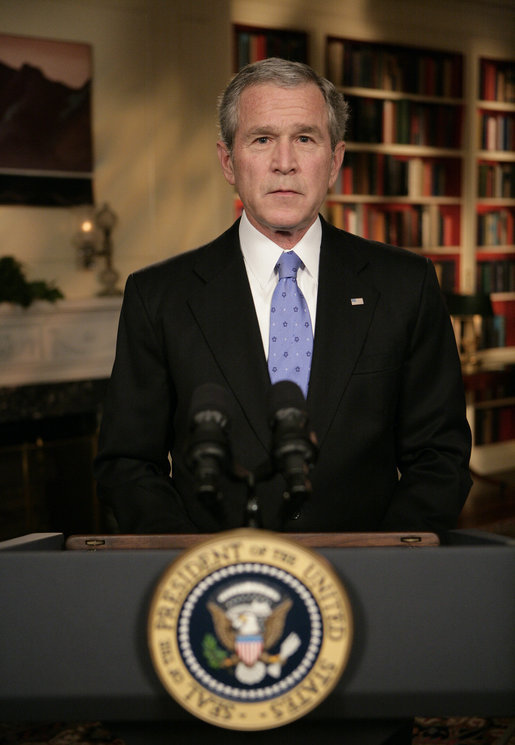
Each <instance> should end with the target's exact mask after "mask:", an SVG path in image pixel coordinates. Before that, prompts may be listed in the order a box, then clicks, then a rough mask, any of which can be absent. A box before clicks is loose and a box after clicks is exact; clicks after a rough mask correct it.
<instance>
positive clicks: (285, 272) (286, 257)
mask: <svg viewBox="0 0 515 745" xmlns="http://www.w3.org/2000/svg"><path fill="white" fill-rule="evenodd" d="M277 266H278V268H279V279H286V278H287V277H296V276H297V271H298V269H299V267H300V266H303V263H302V259H300V258H299V256H297V254H296V253H295V251H283V252H282V254H281V258H280V259H279V261H278V262H277Z"/></svg>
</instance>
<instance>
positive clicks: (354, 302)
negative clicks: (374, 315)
mask: <svg viewBox="0 0 515 745" xmlns="http://www.w3.org/2000/svg"><path fill="white" fill-rule="evenodd" d="M350 304H351V305H365V301H364V300H363V298H362V297H351V299H350Z"/></svg>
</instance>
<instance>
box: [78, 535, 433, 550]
mask: <svg viewBox="0 0 515 745" xmlns="http://www.w3.org/2000/svg"><path fill="white" fill-rule="evenodd" d="M215 535H216V534H212V533H211V534H208V533H203V534H196V533H188V534H181V535H174V534H167V535H132V534H131V535H129V534H126V535H73V536H70V537H69V538H68V539H67V540H66V549H68V550H82V551H105V550H128V549H130V550H134V549H136V550H140V549H146V550H155V549H158V550H161V549H186V548H190V547H192V546H195V545H197V544H198V543H201V542H202V541H206V540H208V539H209V538H214V537H215ZM281 535H283V536H284V537H285V538H288V539H290V540H293V541H296V542H297V543H300V544H301V545H302V546H309V547H311V548H345V547H353V548H354V547H360V546H368V547H374V546H375V547H384V546H394V547H395V546H397V547H399V546H401V547H418V546H438V545H439V544H440V541H439V538H438V536H437V535H436V534H435V533H282V534H281Z"/></svg>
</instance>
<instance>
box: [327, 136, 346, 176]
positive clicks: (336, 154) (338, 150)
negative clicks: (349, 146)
mask: <svg viewBox="0 0 515 745" xmlns="http://www.w3.org/2000/svg"><path fill="white" fill-rule="evenodd" d="M344 155H345V143H344V142H338V143H337V144H336V147H335V148H334V150H333V159H332V163H331V174H330V178H329V186H332V185H333V184H334V182H335V181H336V177H337V176H338V173H339V172H340V168H341V167H342V163H343V156H344Z"/></svg>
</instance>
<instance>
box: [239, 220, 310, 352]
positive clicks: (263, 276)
mask: <svg viewBox="0 0 515 745" xmlns="http://www.w3.org/2000/svg"><path fill="white" fill-rule="evenodd" d="M239 231H240V245H241V250H242V253H243V259H244V261H245V268H246V270H247V276H248V279H249V284H250V289H251V291H252V297H253V300H254V307H255V309H256V314H257V318H258V322H259V329H260V331H261V338H262V340H263V349H264V350H265V355H266V357H267V359H268V337H269V330H270V305H271V302H272V295H273V293H274V290H275V286H276V284H277V281H278V279H279V276H278V274H277V273H276V272H275V266H276V264H277V262H278V260H279V257H280V256H281V254H282V252H283V249H282V248H281V247H280V246H278V245H277V243H274V242H273V241H271V240H270V239H269V238H267V237H266V236H264V235H263V233H260V232H259V230H256V228H255V227H254V226H253V225H251V224H250V222H249V220H248V218H247V216H246V215H245V212H243V214H242V216H241V221H240V228H239ZM321 241H322V225H321V223H320V219H319V218H317V219H316V220H315V222H314V223H313V225H312V226H311V227H310V228H309V230H308V231H307V233H306V234H305V235H304V236H303V237H302V238H301V239H300V241H299V242H298V243H297V244H296V245H295V246H294V247H293V250H294V251H295V253H296V254H297V256H299V258H300V259H302V262H303V264H304V268H303V269H302V268H301V269H299V271H298V274H297V282H298V285H299V288H300V290H301V291H302V294H303V295H304V297H305V298H306V302H307V304H308V308H309V314H310V316H311V325H312V327H313V337H314V336H315V316H316V307H317V292H318V262H319V259H320V243H321Z"/></svg>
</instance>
